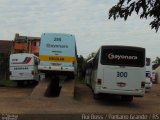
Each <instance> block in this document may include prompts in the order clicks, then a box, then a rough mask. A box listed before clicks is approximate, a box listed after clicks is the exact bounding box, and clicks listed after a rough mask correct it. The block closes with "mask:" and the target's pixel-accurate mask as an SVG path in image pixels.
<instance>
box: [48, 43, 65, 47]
mask: <svg viewBox="0 0 160 120" xmlns="http://www.w3.org/2000/svg"><path fill="white" fill-rule="evenodd" d="M46 47H47V48H68V45H54V44H50V43H48V44H46Z"/></svg>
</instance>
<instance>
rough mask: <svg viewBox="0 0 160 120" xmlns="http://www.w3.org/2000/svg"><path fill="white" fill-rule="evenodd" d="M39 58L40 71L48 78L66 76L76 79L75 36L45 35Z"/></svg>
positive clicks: (61, 34) (42, 37) (41, 43)
mask: <svg viewBox="0 0 160 120" xmlns="http://www.w3.org/2000/svg"><path fill="white" fill-rule="evenodd" d="M39 58H40V64H39V66H38V69H39V70H40V71H41V72H43V73H45V74H46V76H53V75H66V76H68V77H70V78H74V76H75V74H76V73H77V48H76V41H75V36H74V35H71V34H63V33H43V34H42V36H41V42H40V52H39Z"/></svg>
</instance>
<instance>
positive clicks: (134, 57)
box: [101, 46, 145, 67]
mask: <svg viewBox="0 0 160 120" xmlns="http://www.w3.org/2000/svg"><path fill="white" fill-rule="evenodd" d="M101 64H102V65H114V66H131V67H144V65H145V49H144V48H138V47H126V46H102V49H101Z"/></svg>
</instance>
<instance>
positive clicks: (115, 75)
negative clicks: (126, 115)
mask: <svg viewBox="0 0 160 120" xmlns="http://www.w3.org/2000/svg"><path fill="white" fill-rule="evenodd" d="M85 81H86V83H87V84H88V85H89V86H90V87H91V88H92V90H93V93H94V98H95V99H96V98H99V95H101V94H113V95H120V96H121V98H122V100H125V101H132V100H133V97H134V96H137V97H138V96H139V97H142V96H144V94H145V49H144V48H140V47H132V46H111V45H110V46H109V45H108V46H101V47H100V49H99V50H98V52H97V54H96V56H95V57H94V58H92V59H91V60H89V61H88V64H87V69H86V78H85Z"/></svg>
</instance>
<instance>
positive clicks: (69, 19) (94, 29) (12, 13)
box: [0, 0, 160, 57]
mask: <svg viewBox="0 0 160 120" xmlns="http://www.w3.org/2000/svg"><path fill="white" fill-rule="evenodd" d="M116 1H117V0H114V1H113V0H98V1H97V0H79V1H75V0H45V1H44V0H43V1H42V0H21V1H20V0H14V1H11V0H0V18H1V19H0V28H1V32H0V39H9V40H11V39H14V34H15V33H17V32H19V33H20V34H22V35H29V36H41V33H44V32H62V33H71V34H75V35H76V39H77V47H78V54H82V55H84V56H87V55H88V54H89V53H91V52H93V51H96V50H97V49H98V47H99V46H100V45H102V44H107V45H108V44H109V45H110V44H121V45H135V46H141V47H145V48H146V49H147V55H149V56H151V57H156V56H160V54H159V43H160V42H159V38H160V34H159V32H158V33H155V31H154V30H150V26H149V22H150V20H140V19H139V17H137V16H136V15H133V16H132V17H131V18H129V19H128V20H127V21H126V22H124V20H116V21H114V20H113V19H110V20H108V10H109V9H110V8H111V7H112V6H113V5H114V4H116Z"/></svg>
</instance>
